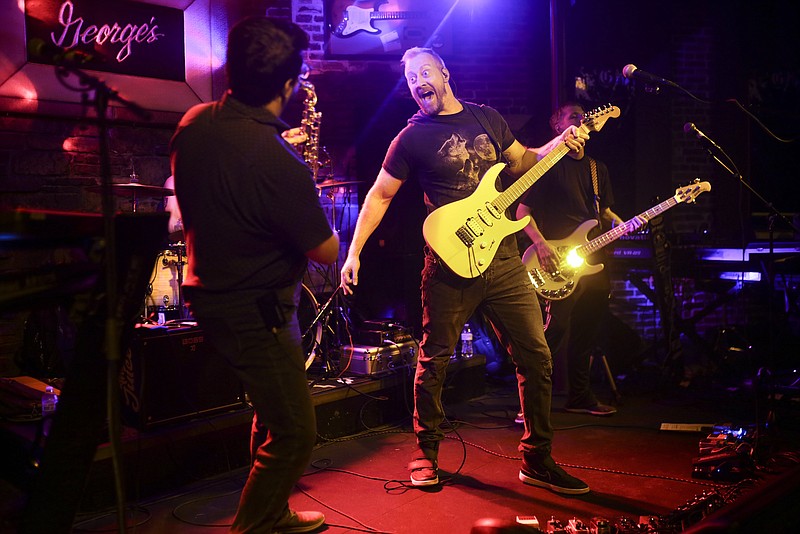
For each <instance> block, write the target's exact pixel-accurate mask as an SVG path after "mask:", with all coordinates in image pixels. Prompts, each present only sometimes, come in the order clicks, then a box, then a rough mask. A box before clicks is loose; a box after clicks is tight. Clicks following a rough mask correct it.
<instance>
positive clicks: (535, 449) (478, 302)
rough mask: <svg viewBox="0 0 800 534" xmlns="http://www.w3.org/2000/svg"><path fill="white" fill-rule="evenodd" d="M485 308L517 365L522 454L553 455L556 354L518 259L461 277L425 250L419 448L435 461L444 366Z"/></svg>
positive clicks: (416, 414)
mask: <svg viewBox="0 0 800 534" xmlns="http://www.w3.org/2000/svg"><path fill="white" fill-rule="evenodd" d="M477 309H480V310H481V311H482V312H483V313H484V314H485V315H486V317H487V318H488V319H489V321H490V322H491V323H492V326H493V327H494V329H495V331H496V332H497V335H498V338H499V339H500V342H501V343H503V345H504V346H506V347H507V348H508V349H509V352H510V354H511V358H512V361H513V362H514V364H515V365H516V370H517V381H518V385H519V396H520V403H521V406H522V407H523V411H524V413H525V430H524V432H523V435H522V439H521V440H520V445H519V450H520V452H522V453H523V454H524V455H530V454H535V455H537V456H539V455H541V456H546V455H549V454H550V448H551V442H552V438H553V427H552V425H551V423H550V402H551V393H552V382H551V377H550V375H551V373H552V359H551V358H550V350H549V349H548V348H547V343H546V341H545V337H544V329H543V325H542V315H541V309H540V308H539V302H538V300H537V297H536V293H535V292H534V291H533V287H532V286H531V283H530V281H529V280H528V276H527V273H526V272H525V267H524V266H523V265H522V261H521V260H520V258H519V257H511V258H503V259H498V258H495V260H494V261H493V262H492V264H491V265H490V266H489V268H488V269H487V270H486V272H485V273H484V274H483V276H481V277H478V278H472V279H464V278H461V277H459V276H456V275H454V274H452V273H451V272H450V271H449V270H447V267H446V266H445V265H443V264H442V265H440V264H439V262H438V260H437V259H436V258H435V257H434V256H432V255H431V254H426V256H425V266H424V268H423V271H422V343H421V345H420V353H419V358H418V361H417V372H416V378H415V382H414V431H415V432H416V435H417V443H418V445H419V447H420V449H421V452H422V454H424V455H425V456H426V457H427V458H430V459H436V458H437V453H438V449H439V443H440V442H441V440H442V439H444V433H443V432H442V430H441V428H440V427H439V425H440V424H441V422H442V421H443V419H444V409H443V408H442V387H443V385H444V380H445V374H446V370H447V364H448V363H449V362H450V356H451V355H452V354H453V350H454V348H455V346H456V342H457V341H458V338H459V334H460V333H461V329H462V327H463V325H464V323H465V322H466V321H467V319H468V318H469V317H470V316H471V315H472V314H473V312H475V311H476V310H477Z"/></svg>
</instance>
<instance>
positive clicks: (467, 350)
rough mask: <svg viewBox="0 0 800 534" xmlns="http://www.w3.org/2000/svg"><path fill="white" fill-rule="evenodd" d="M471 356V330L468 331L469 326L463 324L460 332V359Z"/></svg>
mask: <svg viewBox="0 0 800 534" xmlns="http://www.w3.org/2000/svg"><path fill="white" fill-rule="evenodd" d="M472 355H473V352H472V330H470V329H469V324H465V325H464V329H463V330H462V331H461V357H462V358H472Z"/></svg>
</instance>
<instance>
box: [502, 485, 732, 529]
mask: <svg viewBox="0 0 800 534" xmlns="http://www.w3.org/2000/svg"><path fill="white" fill-rule="evenodd" d="M736 496H737V492H736V491H730V490H727V491H726V493H725V494H723V493H720V492H719V491H717V490H709V491H704V492H703V493H701V494H700V495H696V496H694V497H693V498H691V499H689V500H688V501H687V502H686V503H684V504H682V505H680V506H678V507H677V508H675V510H673V511H672V512H670V513H668V514H666V515H649V516H639V519H638V521H637V520H634V519H631V518H629V517H625V516H621V517H618V518H616V519H615V520H613V521H612V520H609V519H606V518H604V517H593V518H591V519H590V520H589V522H588V523H584V522H583V521H582V520H580V519H578V518H576V517H573V518H572V519H570V520H569V521H567V522H566V523H565V522H563V521H561V520H560V519H557V518H556V517H554V516H551V517H550V519H549V520H547V521H544V522H540V521H539V519H538V518H537V517H536V516H535V515H518V516H517V523H519V524H520V525H526V526H529V527H533V528H534V529H537V530H536V531H537V532H544V533H545V534H644V533H647V534H675V533H676V532H683V531H684V530H686V529H687V528H689V527H690V526H692V525H694V524H696V523H698V522H699V521H701V520H702V519H704V518H706V517H708V516H709V515H711V514H713V513H714V512H716V511H717V510H719V509H720V508H722V507H723V506H725V505H727V504H729V503H731V502H732V501H733V500H734V499H735V498H736Z"/></svg>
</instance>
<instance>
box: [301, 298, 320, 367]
mask: <svg viewBox="0 0 800 534" xmlns="http://www.w3.org/2000/svg"><path fill="white" fill-rule="evenodd" d="M317 314H319V303H318V302H317V299H316V298H315V297H314V294H313V293H312V292H311V290H310V289H308V287H306V285H305V284H302V286H301V287H300V304H299V305H298V307H297V321H298V322H299V323H300V332H302V334H303V354H305V356H306V370H308V368H309V367H311V364H312V363H313V362H314V359H315V358H316V357H317V349H318V348H319V344H320V343H321V342H322V321H317V323H316V324H312V323H314V319H316V317H317Z"/></svg>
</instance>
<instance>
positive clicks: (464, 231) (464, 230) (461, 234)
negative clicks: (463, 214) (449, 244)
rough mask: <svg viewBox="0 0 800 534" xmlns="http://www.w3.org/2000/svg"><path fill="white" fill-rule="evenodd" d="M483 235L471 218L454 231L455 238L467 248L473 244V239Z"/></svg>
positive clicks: (479, 227) (477, 224)
mask: <svg viewBox="0 0 800 534" xmlns="http://www.w3.org/2000/svg"><path fill="white" fill-rule="evenodd" d="M480 235H483V227H482V226H481V225H480V224H479V223H478V222H477V221H476V220H475V219H473V218H472V217H470V218H469V219H467V222H466V224H464V226H462V227H460V228H459V229H458V230H456V236H457V237H458V238H459V239H460V240H461V242H462V243H464V245H466V246H467V247H468V248H469V247H472V245H473V244H474V243H475V238H476V237H478V236H480Z"/></svg>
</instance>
